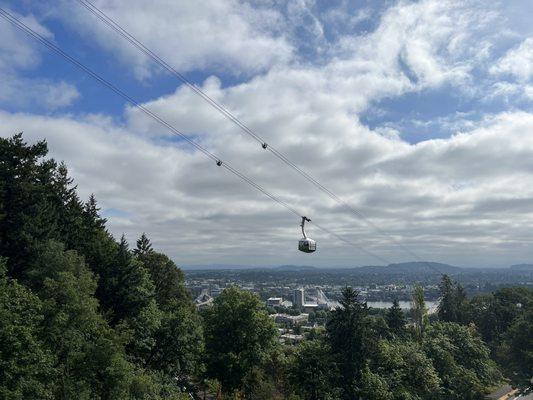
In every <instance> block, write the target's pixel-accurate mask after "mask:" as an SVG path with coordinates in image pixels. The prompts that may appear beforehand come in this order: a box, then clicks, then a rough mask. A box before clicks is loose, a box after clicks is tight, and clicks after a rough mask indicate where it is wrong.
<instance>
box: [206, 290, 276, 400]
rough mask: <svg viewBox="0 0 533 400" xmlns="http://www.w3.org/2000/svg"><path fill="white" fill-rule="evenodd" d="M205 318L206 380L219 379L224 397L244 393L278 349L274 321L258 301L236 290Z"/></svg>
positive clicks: (220, 299)
mask: <svg viewBox="0 0 533 400" xmlns="http://www.w3.org/2000/svg"><path fill="white" fill-rule="evenodd" d="M203 316H204V331H205V347H206V364H207V365H206V367H207V371H206V374H207V377H209V378H212V379H217V380H218V381H219V382H220V383H221V385H222V390H223V392H224V393H234V392H235V391H238V390H240V391H242V390H244V389H245V383H246V381H247V378H249V377H250V375H252V374H253V369H254V368H255V367H257V366H261V365H262V364H263V363H265V362H266V361H267V360H268V358H269V356H270V353H271V352H272V351H273V349H274V348H275V346H276V336H277V332H276V328H275V325H274V323H273V321H272V319H271V318H270V317H269V316H268V314H267V312H266V310H265V307H264V305H263V303H262V302H261V301H260V299H259V297H257V296H256V295H254V294H252V293H250V292H246V291H241V290H239V289H237V288H235V287H230V288H227V289H225V290H224V291H223V292H222V293H221V294H220V296H218V297H217V298H216V299H215V301H214V305H213V307H211V308H209V309H206V310H205V313H204V315H203ZM248 382H249V381H248Z"/></svg>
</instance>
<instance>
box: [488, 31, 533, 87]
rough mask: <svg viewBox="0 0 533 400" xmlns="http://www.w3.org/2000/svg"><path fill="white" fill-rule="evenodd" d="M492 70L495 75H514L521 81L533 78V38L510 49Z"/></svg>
mask: <svg viewBox="0 0 533 400" xmlns="http://www.w3.org/2000/svg"><path fill="white" fill-rule="evenodd" d="M490 72H491V73H493V74H495V75H512V76H514V77H515V78H517V79H518V80H520V81H528V80H530V79H531V78H533V38H527V39H525V40H524V41H523V42H522V43H520V45H519V46H517V47H515V48H513V49H511V50H509V51H508V52H507V53H506V54H505V55H504V56H503V57H502V58H500V59H499V60H498V62H497V63H496V65H494V66H493V67H492V68H491V69H490Z"/></svg>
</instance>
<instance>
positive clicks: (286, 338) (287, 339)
mask: <svg viewBox="0 0 533 400" xmlns="http://www.w3.org/2000/svg"><path fill="white" fill-rule="evenodd" d="M280 340H281V341H282V342H284V343H292V344H296V343H298V342H301V341H302V340H304V337H303V335H293V334H291V333H285V334H283V335H281V336H280Z"/></svg>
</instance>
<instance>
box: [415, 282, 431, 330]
mask: <svg viewBox="0 0 533 400" xmlns="http://www.w3.org/2000/svg"><path fill="white" fill-rule="evenodd" d="M411 313H412V315H413V322H414V329H415V335H416V337H417V338H418V339H419V340H421V339H422V336H423V334H424V330H425V328H426V326H427V324H428V309H427V308H426V301H425V300H424V289H423V288H422V286H420V285H419V284H416V285H415V290H414V292H413V299H412V301H411Z"/></svg>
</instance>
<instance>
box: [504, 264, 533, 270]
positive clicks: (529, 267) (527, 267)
mask: <svg viewBox="0 0 533 400" xmlns="http://www.w3.org/2000/svg"><path fill="white" fill-rule="evenodd" d="M509 269H512V270H513V271H533V264H515V265H511V266H510V267H509Z"/></svg>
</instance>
